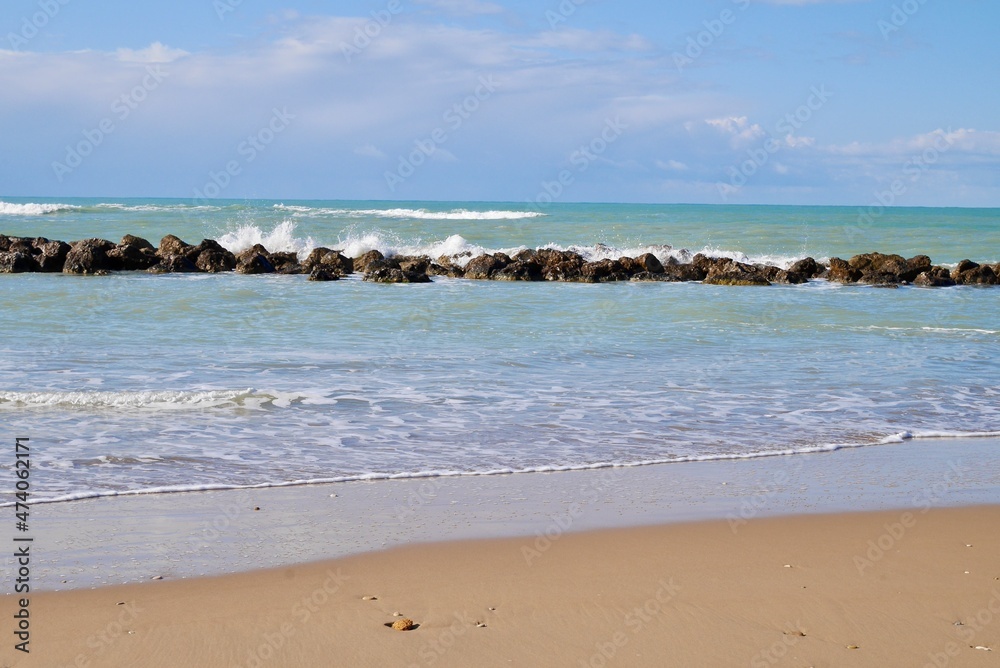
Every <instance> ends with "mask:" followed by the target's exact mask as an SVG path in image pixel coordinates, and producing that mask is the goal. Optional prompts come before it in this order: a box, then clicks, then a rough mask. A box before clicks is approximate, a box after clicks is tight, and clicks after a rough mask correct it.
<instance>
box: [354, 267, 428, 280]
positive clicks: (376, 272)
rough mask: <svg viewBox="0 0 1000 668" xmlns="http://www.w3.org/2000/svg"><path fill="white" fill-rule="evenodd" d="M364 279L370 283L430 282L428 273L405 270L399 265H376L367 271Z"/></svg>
mask: <svg viewBox="0 0 1000 668" xmlns="http://www.w3.org/2000/svg"><path fill="white" fill-rule="evenodd" d="M364 280H366V281H368V282H370V283H430V282H431V279H430V277H429V276H428V275H427V274H421V273H419V272H416V271H403V270H402V269H400V268H399V267H391V266H382V267H376V268H375V269H372V270H371V271H369V272H367V273H365V277H364Z"/></svg>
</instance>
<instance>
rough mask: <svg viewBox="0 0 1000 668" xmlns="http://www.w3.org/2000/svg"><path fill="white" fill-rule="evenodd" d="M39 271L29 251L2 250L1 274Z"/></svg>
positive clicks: (0, 260) (0, 256) (0, 254)
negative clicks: (12, 251)
mask: <svg viewBox="0 0 1000 668" xmlns="http://www.w3.org/2000/svg"><path fill="white" fill-rule="evenodd" d="M33 271H38V265H37V264H36V263H35V260H34V258H33V257H32V256H31V255H29V254H27V253H20V252H14V253H11V252H9V251H4V252H0V274H26V273H28V272H33Z"/></svg>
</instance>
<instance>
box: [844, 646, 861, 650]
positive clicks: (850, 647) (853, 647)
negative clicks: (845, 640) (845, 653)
mask: <svg viewBox="0 0 1000 668" xmlns="http://www.w3.org/2000/svg"><path fill="white" fill-rule="evenodd" d="M847 649H861V648H860V647H858V646H857V645H848V646H847Z"/></svg>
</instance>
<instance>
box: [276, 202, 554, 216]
mask: <svg viewBox="0 0 1000 668" xmlns="http://www.w3.org/2000/svg"><path fill="white" fill-rule="evenodd" d="M274 208H275V209H277V210H279V211H289V212H291V213H292V215H293V216H309V217H316V216H344V217H349V218H372V217H374V218H398V219H406V218H410V219H416V220H523V219H525V218H540V217H542V216H544V215H546V214H544V213H541V212H538V211H504V210H497V211H470V210H468V209H454V210H452V211H428V210H426V209H404V208H398V209H329V208H321V207H317V208H314V207H308V206H295V205H285V204H275V205H274Z"/></svg>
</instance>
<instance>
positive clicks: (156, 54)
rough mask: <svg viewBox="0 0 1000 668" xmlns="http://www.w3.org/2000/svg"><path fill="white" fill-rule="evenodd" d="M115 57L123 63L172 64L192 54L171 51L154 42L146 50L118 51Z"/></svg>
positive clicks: (178, 50)
mask: <svg viewBox="0 0 1000 668" xmlns="http://www.w3.org/2000/svg"><path fill="white" fill-rule="evenodd" d="M115 55H116V56H117V57H118V60H120V61H122V62H123V63H172V62H174V61H175V60H177V59H178V58H183V57H184V56H188V55H191V54H189V53H188V52H187V51H184V50H183V49H171V48H170V47H169V46H166V45H164V44H161V43H160V42H153V43H152V44H150V45H149V46H147V47H146V48H145V49H137V50H133V49H125V48H122V49H118V50H117V51H115Z"/></svg>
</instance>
